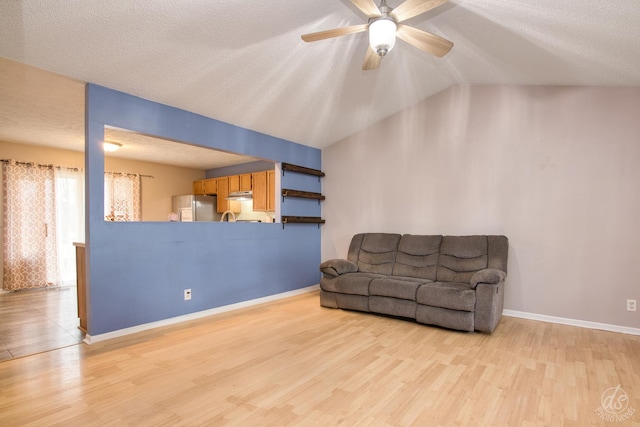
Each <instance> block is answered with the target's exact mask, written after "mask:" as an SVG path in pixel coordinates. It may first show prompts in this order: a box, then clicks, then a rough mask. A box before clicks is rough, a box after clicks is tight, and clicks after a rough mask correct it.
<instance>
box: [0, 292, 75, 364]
mask: <svg viewBox="0 0 640 427" xmlns="http://www.w3.org/2000/svg"><path fill="white" fill-rule="evenodd" d="M82 338H83V334H82V332H81V331H80V330H79V329H78V309H77V306H76V288H75V286H72V287H62V288H59V287H56V288H46V289H34V290H24V291H18V292H7V293H5V292H3V293H0V362H2V361H4V360H8V359H13V358H17V357H23V356H27V355H31V354H36V353H40V352H43V351H48V350H53V349H56V348H60V347H66V346H68V345H74V344H78V343H79V342H80V341H81V340H82Z"/></svg>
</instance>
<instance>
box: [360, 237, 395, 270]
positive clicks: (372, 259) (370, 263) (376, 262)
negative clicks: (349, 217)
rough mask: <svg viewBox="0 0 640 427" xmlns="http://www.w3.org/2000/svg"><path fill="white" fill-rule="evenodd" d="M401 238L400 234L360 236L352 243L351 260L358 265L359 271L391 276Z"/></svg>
mask: <svg viewBox="0 0 640 427" xmlns="http://www.w3.org/2000/svg"><path fill="white" fill-rule="evenodd" d="M400 237H401V235H400V234H387V233H366V234H358V235H356V236H354V237H353V239H352V241H351V246H350V247H349V260H350V261H353V262H355V263H356V264H357V265H358V271H362V272H365V273H377V274H385V275H387V276H390V275H391V272H392V271H393V264H394V263H395V261H396V253H397V251H398V243H399V242H400ZM358 243H359V244H360V247H359V250H358V247H357V246H358Z"/></svg>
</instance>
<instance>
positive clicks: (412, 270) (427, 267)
mask: <svg viewBox="0 0 640 427" xmlns="http://www.w3.org/2000/svg"><path fill="white" fill-rule="evenodd" d="M441 242H442V236H414V235H411V234H405V235H403V236H402V238H401V239H400V243H399V244H398V255H397V256H396V263H395V265H394V267H393V275H394V276H407V277H417V278H420V279H428V280H436V269H437V266H438V254H439V252H440V244H441Z"/></svg>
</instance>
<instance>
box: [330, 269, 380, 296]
mask: <svg viewBox="0 0 640 427" xmlns="http://www.w3.org/2000/svg"><path fill="white" fill-rule="evenodd" d="M381 277H384V276H381V275H379V274H371V273H360V272H358V273H348V274H343V275H341V276H338V277H337V278H336V279H335V289H325V290H328V291H332V292H339V293H343V294H351V295H367V296H368V295H369V283H371V281H372V280H373V279H377V278H381Z"/></svg>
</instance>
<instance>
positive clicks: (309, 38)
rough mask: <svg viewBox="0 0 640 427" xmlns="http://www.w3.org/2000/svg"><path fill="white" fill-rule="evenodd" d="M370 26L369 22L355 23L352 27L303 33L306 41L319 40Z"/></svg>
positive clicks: (344, 34) (351, 32) (362, 29)
mask: <svg viewBox="0 0 640 427" xmlns="http://www.w3.org/2000/svg"><path fill="white" fill-rule="evenodd" d="M368 26H369V24H360V25H353V26H351V27H344V28H335V29H333V30H326V31H319V32H317V33H310V34H303V35H302V40H304V41H306V42H317V41H318V40H324V39H330V38H333V37H340V36H346V35H347V34H355V33H361V32H362V31H366V30H367V27H368Z"/></svg>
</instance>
